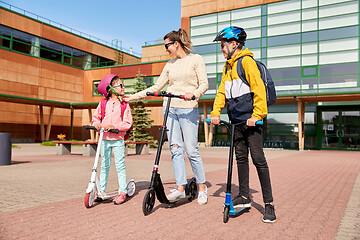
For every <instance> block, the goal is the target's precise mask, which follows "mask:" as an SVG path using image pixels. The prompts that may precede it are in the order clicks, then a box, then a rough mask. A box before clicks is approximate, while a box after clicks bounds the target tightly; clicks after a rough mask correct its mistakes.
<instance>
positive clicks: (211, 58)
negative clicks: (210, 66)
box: [202, 53, 216, 64]
mask: <svg viewBox="0 0 360 240" xmlns="http://www.w3.org/2000/svg"><path fill="white" fill-rule="evenodd" d="M202 58H203V60H204V63H205V64H206V63H215V62H216V53H213V54H203V55H202Z"/></svg>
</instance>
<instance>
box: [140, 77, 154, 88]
mask: <svg viewBox="0 0 360 240" xmlns="http://www.w3.org/2000/svg"><path fill="white" fill-rule="evenodd" d="M142 80H143V82H144V83H145V84H146V85H148V86H152V85H153V79H152V77H142Z"/></svg>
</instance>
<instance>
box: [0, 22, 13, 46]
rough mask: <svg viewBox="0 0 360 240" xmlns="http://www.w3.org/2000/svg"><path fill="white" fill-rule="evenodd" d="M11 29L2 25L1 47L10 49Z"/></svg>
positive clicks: (0, 31) (0, 28)
mask: <svg viewBox="0 0 360 240" xmlns="http://www.w3.org/2000/svg"><path fill="white" fill-rule="evenodd" d="M10 39H11V28H8V27H6V26H3V25H0V47H6V48H10Z"/></svg>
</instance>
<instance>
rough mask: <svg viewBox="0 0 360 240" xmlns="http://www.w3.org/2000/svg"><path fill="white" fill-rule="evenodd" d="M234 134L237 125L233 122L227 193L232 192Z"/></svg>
mask: <svg viewBox="0 0 360 240" xmlns="http://www.w3.org/2000/svg"><path fill="white" fill-rule="evenodd" d="M234 135H235V125H234V124H231V134H230V137H231V139H230V152H229V168H228V179H227V184H226V193H231V177H232V168H233V157H234Z"/></svg>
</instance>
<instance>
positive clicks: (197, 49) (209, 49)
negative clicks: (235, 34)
mask: <svg viewBox="0 0 360 240" xmlns="http://www.w3.org/2000/svg"><path fill="white" fill-rule="evenodd" d="M214 38H215V37H214ZM217 45H218V44H206V45H200V46H194V53H196V54H205V53H215V52H216V46H217Z"/></svg>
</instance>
